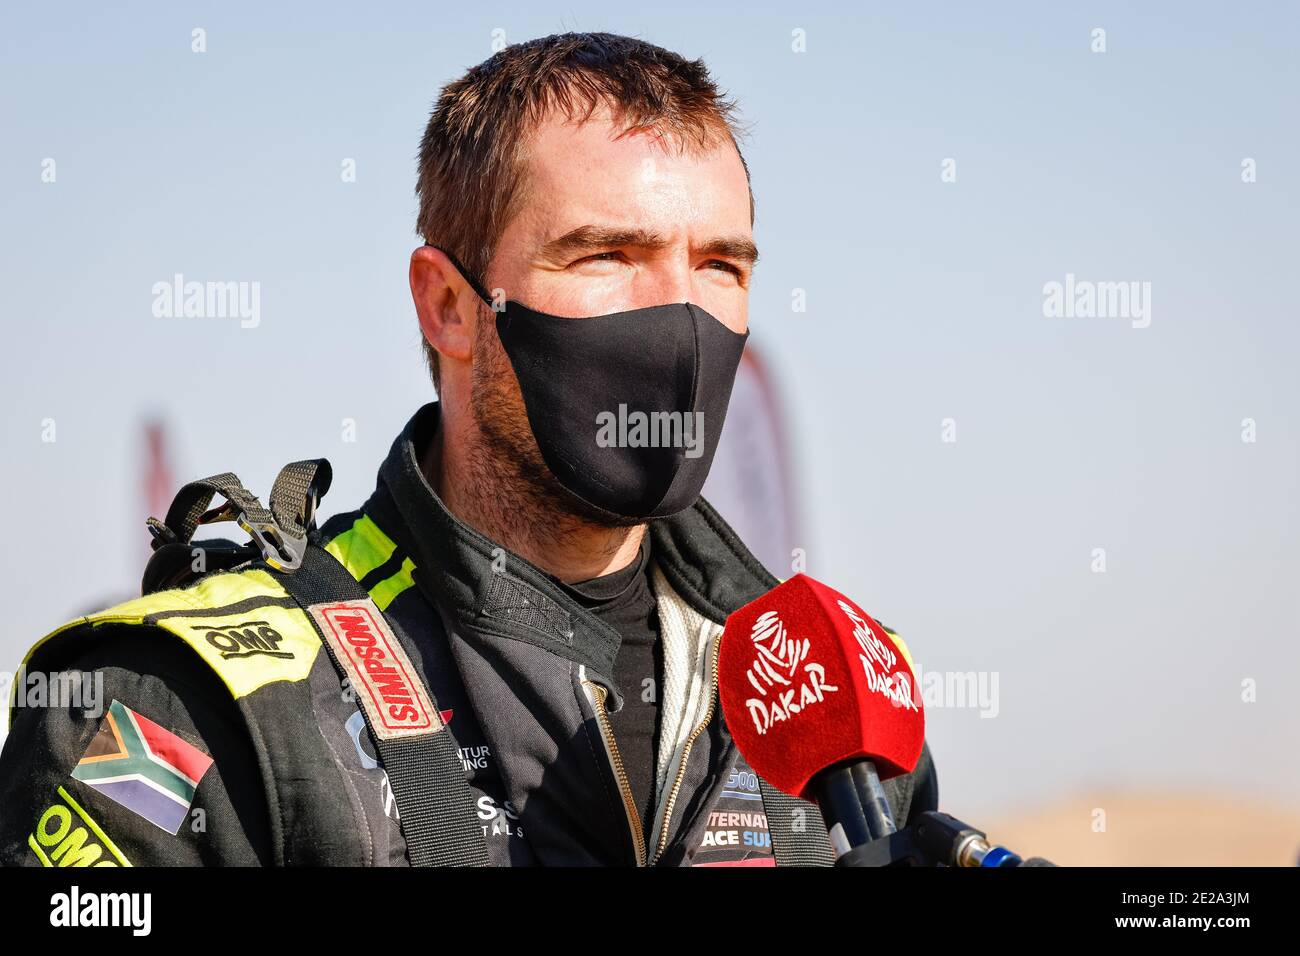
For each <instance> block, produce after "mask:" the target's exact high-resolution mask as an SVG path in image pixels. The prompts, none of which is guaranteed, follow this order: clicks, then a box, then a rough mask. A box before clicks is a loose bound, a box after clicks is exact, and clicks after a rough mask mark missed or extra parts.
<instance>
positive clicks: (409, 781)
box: [277, 542, 488, 866]
mask: <svg viewBox="0 0 1300 956" xmlns="http://www.w3.org/2000/svg"><path fill="white" fill-rule="evenodd" d="M277 577H278V578H279V580H280V583H281V584H282V585H283V586H284V589H285V590H286V591H288V592H289V595H290V596H291V597H292V598H293V599H294V600H295V601H296V602H297V603H298V605H299V606H300V607H301V608H302V609H303V610H304V611H305V612H306V613H307V616H308V618H310V619H311V622H312V625H313V626H314V627H315V628H316V631H317V633H318V634H320V637H321V644H322V645H324V647H325V649H326V651H327V652H328V654H329V657H330V661H331V662H332V663H333V665H334V669H335V670H336V671H338V673H339V676H340V678H341V679H344V680H352V679H353V674H352V672H351V671H350V670H349V669H348V667H347V666H346V665H345V664H344V663H343V662H342V661H340V659H339V655H338V653H337V651H336V650H335V647H334V644H333V643H332V642H331V640H330V636H329V635H327V634H326V633H325V632H324V630H323V629H322V626H321V619H320V617H318V616H317V613H316V612H314V611H313V608H317V609H319V608H320V607H321V606H323V605H324V606H331V605H339V604H341V603H343V602H347V603H348V604H349V605H352V606H356V605H360V606H362V607H363V608H365V609H366V610H368V611H369V612H370V613H372V614H373V616H374V618H376V619H380V620H385V621H386V619H384V618H383V615H382V613H381V612H380V610H379V609H378V608H377V607H375V605H374V603H373V602H372V601H371V600H370V595H369V594H367V593H366V591H365V590H364V589H363V588H362V587H361V585H360V584H358V583H357V581H356V580H355V579H354V578H353V577H352V575H351V574H349V573H348V571H347V569H346V568H344V567H343V566H342V565H341V564H339V563H338V562H337V561H335V560H334V557H333V555H331V554H330V553H329V552H328V551H326V550H325V549H324V548H322V547H320V546H319V545H318V544H316V543H314V542H313V543H310V544H308V546H307V549H306V553H305V554H304V555H303V561H302V565H301V566H300V567H299V568H297V569H296V570H295V571H293V572H292V573H287V574H278V575H277ZM367 605H368V608H366V607H365V606H367ZM386 623H387V625H388V626H389V627H390V628H391V627H392V622H387V621H386ZM410 679H411V680H412V681H413V682H418V683H419V685H420V686H419V687H418V688H413V690H415V691H416V692H417V693H423V694H424V695H425V699H426V700H427V701H428V703H429V705H431V708H432V713H433V715H434V717H435V719H437V722H438V726H437V729H435V730H433V731H431V732H425V733H420V734H417V735H412V736H396V737H395V736H392V735H391V734H385V733H383V732H382V731H383V729H384V728H376V727H375V725H374V718H373V716H372V714H371V712H370V709H369V708H368V707H366V706H362V707H361V708H360V710H361V714H362V716H363V717H365V721H366V726H367V728H368V729H369V730H370V736H371V739H372V740H373V741H374V743H375V748H376V749H377V750H378V751H379V760H380V763H381V764H382V765H383V767H384V770H385V771H386V772H387V774H388V783H389V786H390V787H391V788H392V791H393V797H394V799H395V800H396V801H397V810H398V815H399V822H400V824H401V827H402V836H403V837H404V838H405V840H406V853H407V857H408V858H409V859H410V861H411V865H412V866H487V865H488V857H487V845H486V841H485V840H484V837H483V828H482V826H481V825H480V824H479V822H478V818H477V815H476V814H475V812H474V800H473V796H472V794H471V793H470V788H469V781H468V779H467V778H466V775H465V768H464V765H463V764H462V763H461V759H460V754H459V753H458V751H457V749H456V742H455V740H454V739H452V736H451V731H450V730H449V729H448V728H447V727H445V726H443V725H442V724H441V719H440V718H437V716H436V715H437V713H438V711H437V706H438V705H437V702H436V701H433V699H432V696H431V695H429V693H428V688H426V687H424V686H423V681H422V680H421V679H420V675H419V674H418V673H416V672H415V671H414V670H412V671H411V672H410ZM353 683H354V684H355V683H356V682H355V681H353ZM354 690H355V691H356V693H357V694H358V696H360V695H362V694H365V693H366V692H367V691H366V689H365V688H361V687H354Z"/></svg>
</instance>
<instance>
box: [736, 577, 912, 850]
mask: <svg viewBox="0 0 1300 956" xmlns="http://www.w3.org/2000/svg"><path fill="white" fill-rule="evenodd" d="M718 693H719V696H720V697H721V700H722V710H723V714H724V716H725V717H726V721H727V727H728V728H729V729H730V731H731V735H732V737H733V738H734V739H735V741H736V746H737V747H739V748H740V752H741V754H742V755H743V756H744V757H745V760H746V761H748V763H749V765H750V766H751V767H752V768H753V769H754V771H755V772H756V773H757V774H758V775H759V776H761V777H763V778H765V779H766V780H767V781H768V782H769V783H771V784H772V785H773V786H774V787H776V788H778V789H780V790H783V791H785V792H786V793H788V794H790V795H792V796H795V797H800V798H802V799H804V800H813V801H815V802H816V803H817V805H818V807H819V808H820V809H821V811H822V816H823V817H824V818H825V820H826V826H827V829H828V830H829V831H830V833H831V842H832V845H833V847H834V849H835V852H836V856H837V857H838V856H841V855H843V854H844V853H846V852H848V850H850V849H852V848H853V847H855V846H860V845H862V844H864V843H867V842H870V841H872V840H876V839H879V838H880V837H882V836H885V835H887V834H889V833H893V832H894V831H895V829H896V827H895V825H894V822H893V817H892V813H891V811H890V809H889V804H888V802H887V801H886V799H885V794H884V790H883V789H882V788H881V786H880V781H881V780H882V779H883V780H888V779H890V778H891V777H896V776H900V775H902V774H905V773H910V772H911V771H912V769H913V768H914V767H915V766H916V762H917V760H918V759H919V758H920V756H921V748H922V746H923V745H924V743H925V713H924V710H923V708H922V706H921V695H920V691H919V689H918V688H917V687H916V678H915V675H914V674H913V673H912V669H911V667H910V665H909V664H908V662H907V659H906V657H905V656H904V654H903V652H902V651H901V650H900V648H899V646H898V645H897V644H895V643H894V640H893V638H891V637H890V636H889V634H888V633H887V632H886V631H885V629H884V628H883V627H881V626H880V625H879V624H877V623H876V622H875V621H874V620H872V619H871V616H870V615H868V614H867V613H866V612H865V611H863V610H862V608H860V607H858V606H857V604H855V603H854V602H853V601H851V600H849V599H848V598H847V597H845V596H844V595H843V594H840V593H839V592H838V591H836V590H834V589H833V588H829V587H827V586H826V585H824V584H822V583H820V582H818V581H815V580H813V579H812V578H810V577H808V576H807V575H806V574H798V575H795V576H794V577H793V578H791V579H790V580H788V581H786V582H784V583H783V584H780V585H778V586H777V587H775V588H773V589H772V590H771V591H768V592H767V593H766V594H764V595H763V596H762V597H760V598H758V599H757V600H755V601H751V602H750V603H749V604H746V605H745V606H744V607H742V608H740V609H739V610H737V611H735V612H734V613H732V614H731V616H730V617H728V618H727V626H726V630H725V631H724V632H723V635H722V646H721V648H720V649H719V654H718Z"/></svg>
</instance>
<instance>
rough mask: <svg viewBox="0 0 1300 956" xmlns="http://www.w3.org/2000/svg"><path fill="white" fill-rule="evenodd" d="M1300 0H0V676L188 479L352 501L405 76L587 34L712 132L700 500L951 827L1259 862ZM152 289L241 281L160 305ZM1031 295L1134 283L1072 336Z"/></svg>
mask: <svg viewBox="0 0 1300 956" xmlns="http://www.w3.org/2000/svg"><path fill="white" fill-rule="evenodd" d="M1297 10H1298V8H1297V7H1296V6H1295V5H1294V4H1282V3H1279V4H1267V3H1260V4H1228V3H1220V4H1212V5H1211V4H1197V3H1179V4H1174V3H1167V4H1143V5H1141V6H1140V7H1138V6H1137V5H1129V4H1118V3H1116V4H1110V3H1089V4H1072V5H1062V4H1051V5H1047V4H1034V3H1002V4H997V5H990V6H987V7H986V6H984V5H973V4H961V3H955V2H954V3H948V4H926V3H914V4H906V5H900V4H884V3H880V4H877V3H868V4H862V5H860V9H853V10H851V11H850V10H847V9H845V5H842V4H839V3H827V4H822V3H815V2H804V3H798V4H791V3H769V4H760V3H750V4H745V5H744V6H743V7H735V8H732V9H727V10H721V9H719V10H715V9H711V8H709V7H708V6H706V5H701V4H695V3H682V2H664V3H656V4H639V5H627V6H624V7H622V8H620V7H610V6H609V5H608V4H596V3H587V2H583V3H546V2H543V3H534V4H527V5H524V4H499V3H492V2H480V3H475V4H469V5H463V4H444V3H436V4H434V3H385V4H376V5H364V4H363V5H358V4H352V3H346V4H344V3H329V2H315V3H311V4H305V3H301V4H283V5H275V6H274V8H271V7H269V5H266V4H257V3H240V2H223V3H219V4H218V3H188V4H184V5H178V4H163V3H122V4H114V5H112V6H96V5H90V4H84V5H83V4H62V3H57V2H56V3H47V4H40V5H32V4H22V5H6V6H5V7H4V8H3V11H0V97H2V100H0V110H2V113H0V128H2V129H3V143H4V148H3V149H0V183H3V186H2V193H0V195H3V203H2V204H0V208H2V209H3V213H2V215H0V227H2V228H0V279H2V281H0V297H2V299H0V302H2V303H3V323H4V324H3V329H4V346H5V349H6V352H7V355H8V363H7V365H6V368H5V370H4V375H3V377H2V378H0V396H2V398H3V401H0V421H2V422H3V429H4V431H3V455H4V465H3V469H0V492H2V494H0V500H2V501H3V502H4V504H5V507H6V513H5V514H4V516H3V521H4V526H5V531H6V541H7V546H6V547H5V548H4V549H3V557H2V558H0V561H3V565H2V566H0V582H3V583H2V584H0V587H2V588H3V594H4V598H5V608H6V615H5V617H6V622H5V627H4V628H3V629H2V630H0V669H3V670H8V671H12V670H14V669H15V668H16V667H17V666H18V663H19V661H20V660H21V657H22V654H23V653H24V651H25V650H26V648H27V647H28V646H29V645H30V644H31V643H33V642H34V641H35V640H36V639H38V638H39V637H40V636H41V635H42V634H44V633H45V632H47V631H48V630H50V629H51V628H53V627H55V626H57V625H58V624H59V623H61V622H62V621H64V620H66V619H68V618H69V617H72V616H75V615H78V614H81V613H84V612H86V611H88V610H92V609H96V608H98V607H102V606H106V605H107V604H110V603H115V602H117V601H119V600H122V599H124V598H126V597H129V596H132V595H133V594H135V593H137V592H138V588H139V578H140V572H141V570H142V568H143V564H144V561H145V558H146V556H147V554H148V547H147V534H146V532H145V528H144V518H145V517H146V515H147V514H148V513H149V512H150V511H153V512H155V513H157V512H159V511H161V510H162V509H164V508H165V506H166V504H167V502H168V501H169V500H170V496H171V493H172V492H173V491H174V490H175V489H176V488H177V487H179V485H180V484H181V483H183V482H184V481H185V480H188V479H190V478H194V477H199V476H202V475H208V474H211V473H214V472H217V471H224V470H234V471H236V472H238V473H239V475H240V476H241V477H242V478H243V479H244V481H245V483H246V484H247V485H248V486H249V487H250V488H252V489H253V490H254V491H256V492H259V493H263V494H264V493H265V492H266V491H268V490H269V486H270V482H271V479H272V478H273V477H274V475H275V473H276V471H277V470H278V468H279V466H280V465H282V464H283V463H285V462H287V461H290V460H293V459H296V458H304V457H319V456H324V457H328V458H329V459H330V460H331V462H332V463H333V465H334V472H335V476H336V477H335V483H334V488H333V490H332V491H331V493H330V495H329V497H328V498H327V499H326V500H325V502H324V507H323V511H324V512H325V513H334V512H336V511H342V510H348V509H351V508H353V507H355V506H356V505H357V504H359V503H360V502H361V501H362V500H363V499H364V498H365V496H366V495H367V494H368V493H369V491H370V489H371V487H372V486H373V482H374V478H375V469H376V467H377V466H378V463H379V461H380V460H381V459H382V457H383V456H384V454H385V453H386V451H387V449H388V446H389V444H390V443H391V441H392V439H393V437H394V436H395V435H396V433H397V431H398V430H399V429H400V427H401V426H402V424H403V423H404V422H405V421H406V419H407V418H408V417H409V415H410V414H411V413H412V412H413V411H414V409H415V408H416V407H418V406H419V405H420V404H422V403H424V402H426V401H428V400H430V398H431V397H432V387H431V385H430V384H429V382H428V380H427V376H426V372H425V369H424V365H423V362H422V358H421V353H420V344H419V343H420V339H419V333H418V330H417V327H416V322H415V315H414V311H413V309H412V307H411V304H410V298H409V292H408V290H407V284H406V268H407V260H408V256H409V254H410V251H411V249H412V248H413V247H414V245H415V244H416V238H415V235H414V220H415V210H416V203H415V197H414V169H415V152H416V147H417V144H418V140H419V136H420V134H421V132H422V129H423V124H424V122H425V120H426V119H427V116H428V112H429V109H430V107H431V105H432V103H433V101H434V99H435V97H436V95H437V93H438V90H439V88H440V87H441V86H442V84H444V83H446V82H447V81H449V80H451V79H453V78H455V77H456V76H458V75H459V74H460V73H462V72H463V71H464V70H465V69H466V68H467V67H469V66H471V65H473V64H475V63H477V62H479V61H481V60H483V59H485V58H486V57H487V56H489V55H490V54H491V53H492V52H493V51H494V44H496V46H498V47H499V46H500V44H502V43H513V42H518V41H521V40H525V39H528V38H531V37H535V36H540V35H545V34H548V33H555V32H564V31H567V30H608V31H613V32H619V33H627V34H633V35H637V36H640V37H643V38H645V39H648V40H651V41H652V42H655V43H658V44H660V45H663V46H666V47H669V48H671V49H673V50H676V51H678V52H680V53H682V54H685V55H687V56H690V57H697V56H699V57H704V58H705V60H706V61H707V63H708V64H709V66H710V68H711V69H712V71H713V73H714V75H715V76H716V77H717V78H718V79H719V81H720V82H721V83H722V85H723V86H725V87H726V88H728V89H729V90H730V91H731V92H732V93H733V94H734V95H735V96H736V97H737V98H738V99H739V101H740V104H741V109H742V114H743V116H744V118H745V119H746V121H747V122H748V124H749V126H750V130H751V132H750V138H749V140H748V142H747V143H745V144H743V149H744V152H745V155H746V158H747V159H748V162H749V166H750V169H751V172H752V176H753V186H754V191H755V194H756V197H757V223H756V227H755V231H756V240H757V242H758V244H759V246H760V248H761V249H762V251H763V262H762V264H761V265H760V267H759V269H758V273H757V276H756V282H755V285H754V289H753V299H752V303H751V325H752V330H753V335H752V337H751V339H750V346H751V347H750V349H749V356H750V359H751V361H750V362H748V363H747V365H746V368H745V372H744V375H743V377H742V381H741V383H740V384H739V385H738V387H737V391H736V396H735V399H734V400H733V410H732V412H731V417H729V419H728V424H727V432H726V434H725V435H724V438H723V441H724V451H723V453H722V459H721V461H720V463H719V465H718V467H717V469H716V470H715V474H714V475H713V476H712V478H711V479H710V485H709V488H708V489H707V490H706V495H708V496H710V497H712V498H715V499H716V500H717V503H718V504H719V506H720V508H721V510H722V511H723V512H724V514H726V515H727V516H728V517H729V518H730V519H731V520H732V521H733V522H734V523H735V524H736V525H737V527H738V528H740V529H741V531H742V533H743V534H744V536H745V537H746V538H747V539H749V540H751V541H752V542H753V543H754V547H755V550H756V551H758V552H759V553H760V556H761V557H762V558H763V559H764V561H765V562H766V563H767V564H768V565H769V567H771V568H772V570H773V571H774V572H775V573H777V574H778V575H782V576H785V575H788V574H789V573H791V570H792V569H799V568H803V569H806V570H807V571H808V572H809V573H810V574H812V575H814V576H816V577H818V578H820V579H822V580H824V581H826V582H827V583H829V584H831V585H833V586H835V587H836V588H838V589H840V590H842V591H844V592H846V593H848V594H850V595H852V596H853V597H854V598H855V599H856V600H857V601H858V603H860V604H861V605H863V606H864V607H865V608H866V609H867V610H869V611H870V612H872V613H873V614H875V615H876V616H878V617H879V618H880V619H881V620H882V621H883V622H884V623H885V624H886V625H888V626H889V627H891V628H894V629H896V630H897V631H898V632H899V633H900V634H901V635H902V636H903V637H904V638H905V639H906V641H907V642H908V644H909V646H910V648H911V650H912V653H913V656H914V658H915V660H916V662H917V664H918V665H919V667H920V669H921V671H922V673H923V678H922V686H923V690H924V692H925V698H926V705H927V720H928V737H929V740H930V744H931V747H932V749H933V751H934V755H935V759H936V761H937V765H938V768H939V775H940V782H941V789H942V794H943V803H944V806H945V809H947V810H948V811H949V812H951V813H954V814H956V815H958V816H961V817H964V818H966V819H969V820H970V821H972V822H974V823H977V824H979V825H981V826H982V827H984V828H986V829H988V830H989V831H990V834H991V835H992V836H994V837H995V838H1001V839H1002V840H1004V841H1005V842H1007V843H1009V844H1010V845H1012V846H1013V847H1014V848H1017V849H1021V850H1024V851H1026V852H1027V853H1032V854H1039V855H1045V856H1049V857H1053V858H1055V859H1057V860H1058V861H1059V862H1062V863H1080V864H1108V863H1109V864H1133V863H1171V864H1190V863H1207V864H1219V863H1223V864H1239V863H1265V864H1277V865H1294V864H1295V863H1296V861H1297V855H1298V853H1300V762H1298V761H1297V759H1296V749H1297V744H1296V741H1297V739H1300V704H1298V703H1297V681H1298V680H1300V641H1298V640H1297V638H1298V637H1300V635H1298V634H1297V621H1298V612H1300V587H1297V580H1298V578H1300V549H1298V546H1297V542H1298V540H1300V506H1298V504H1297V499H1298V484H1297V476H1298V474H1300V468H1298V466H1300V420H1298V417H1300V376H1297V374H1296V365H1297V358H1298V355H1300V353H1298V349H1300V323H1298V322H1297V319H1298V318H1300V315H1297V311H1298V309H1297V293H1296V283H1297V271H1296V268H1295V265H1294V259H1295V257H1296V253H1297V251H1298V248H1297V239H1296V225H1297V199H1298V198H1300V190H1298V188H1297V169H1300V135H1298V133H1297V123H1296V117H1297V115H1300V103H1298V102H1297V100H1298V97H1297V91H1298V90H1300V60H1298V59H1297V57H1296V56H1295V49H1296V41H1297V26H1300V13H1298V12H1297ZM177 276H182V277H184V281H199V282H223V283H224V282H234V283H239V284H240V285H239V288H240V289H241V290H243V291H244V292H245V296H246V298H245V304H246V305H247V306H248V308H247V309H246V311H244V312H236V313H232V314H230V315H228V316H226V317H219V316H217V317H205V318H185V317H183V313H182V314H181V315H172V316H169V315H168V314H166V313H167V310H166V308H165V307H164V308H160V307H159V302H160V301H162V300H161V299H160V295H162V293H160V292H158V291H157V289H158V288H159V287H160V284H161V286H163V287H165V286H168V285H170V284H172V283H174V281H175V278H176V277H177ZM1050 283H1060V284H1061V285H1062V286H1063V287H1064V286H1065V285H1066V284H1067V283H1071V284H1075V285H1074V287H1075V288H1078V287H1079V286H1078V285H1077V284H1078V283H1125V284H1129V283H1134V284H1135V285H1133V286H1131V287H1130V286H1127V285H1126V288H1132V289H1133V290H1134V291H1135V292H1138V291H1141V292H1142V293H1143V294H1142V297H1141V299H1140V300H1137V299H1135V300H1133V302H1131V303H1130V312H1132V314H1128V313H1122V314H1119V315H1115V314H1111V315H1107V316H1098V317H1091V318H1090V317H1083V316H1080V315H1073V316H1068V317H1067V316H1061V315H1052V314H1049V313H1051V312H1052V309H1051V308H1050V304H1049V299H1050V295H1049V292H1048V291H1046V290H1048V289H1050V285H1049V284H1050ZM254 294H255V295H256V299H254V298H253V295H254ZM1138 301H1140V302H1141V308H1140V310H1138V307H1137V302H1138ZM254 302H255V303H256V306H255V308H254V307H253V305H254ZM160 311H161V312H162V313H163V314H162V315H159V314H158V313H159V312H160ZM1072 311H1083V312H1086V311H1087V309H1086V307H1081V308H1080V309H1079V310H1072Z"/></svg>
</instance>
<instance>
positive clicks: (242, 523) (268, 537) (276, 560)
mask: <svg viewBox="0 0 1300 956" xmlns="http://www.w3.org/2000/svg"><path fill="white" fill-rule="evenodd" d="M235 521H236V522H237V523H238V524H239V527H241V528H243V529H244V531H245V532H247V533H248V536H249V537H250V538H252V539H253V541H254V542H256V544H257V547H258V549H259V550H260V551H261V552H262V559H263V560H264V561H265V562H266V563H267V564H269V565H270V566H271V567H273V568H275V569H276V570H277V571H296V570H297V569H298V568H300V567H302V559H303V555H304V554H306V553H307V536H306V535H305V534H304V535H302V536H295V535H290V534H286V533H285V531H284V529H283V528H281V527H280V526H279V525H278V524H276V523H275V522H274V521H269V522H261V523H254V522H252V521H249V520H248V518H247V516H246V515H245V514H244V513H243V512H242V511H241V512H240V513H239V515H238V516H237V517H236V518H235Z"/></svg>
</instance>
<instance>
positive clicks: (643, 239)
mask: <svg viewBox="0 0 1300 956" xmlns="http://www.w3.org/2000/svg"><path fill="white" fill-rule="evenodd" d="M667 245H668V240H667V239H665V238H664V237H663V236H661V235H660V234H659V233H657V232H655V231H653V230H651V229H628V228H623V227H618V226H593V225H585V226H578V227H577V228H576V229H570V230H569V231H568V232H566V233H565V234H564V235H562V236H560V237H559V238H558V239H552V240H551V241H550V242H548V243H546V245H544V246H542V248H541V250H539V252H538V257H539V258H541V259H544V260H546V261H549V262H554V263H556V264H557V265H558V264H565V263H567V262H569V261H570V259H572V258H573V257H574V256H577V255H581V254H583V253H593V252H599V251H600V250H602V249H616V248H618V247H620V246H638V247H640V248H642V249H662V248H664V247H665V246H667ZM695 251H696V252H697V253H698V254H700V255H704V256H722V257H723V258H726V259H735V260H736V261H738V262H745V263H748V264H749V265H751V266H752V265H753V264H754V263H756V262H757V261H758V246H756V245H754V242H753V240H752V239H749V238H748V237H746V236H720V237H718V238H715V239H710V240H708V241H707V242H705V243H703V244H702V245H701V246H700V247H699V248H698V249H696V250H695Z"/></svg>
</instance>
